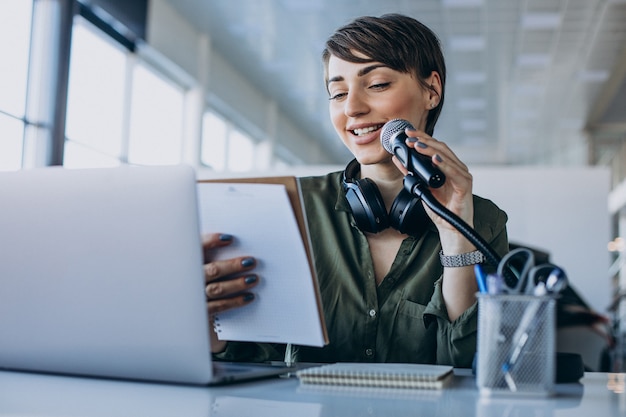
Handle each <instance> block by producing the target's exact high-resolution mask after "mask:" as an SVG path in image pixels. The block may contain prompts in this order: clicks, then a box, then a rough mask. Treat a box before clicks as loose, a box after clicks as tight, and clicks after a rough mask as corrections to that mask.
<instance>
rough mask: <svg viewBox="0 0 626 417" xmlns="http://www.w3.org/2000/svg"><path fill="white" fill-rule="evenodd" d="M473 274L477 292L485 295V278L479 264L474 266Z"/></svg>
mask: <svg viewBox="0 0 626 417" xmlns="http://www.w3.org/2000/svg"><path fill="white" fill-rule="evenodd" d="M474 274H475V275H476V283H477V284H478V291H479V292H480V293H481V294H486V293H487V276H486V275H485V271H483V268H482V267H481V266H480V264H476V265H474Z"/></svg>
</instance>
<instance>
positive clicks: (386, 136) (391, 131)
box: [380, 119, 413, 153]
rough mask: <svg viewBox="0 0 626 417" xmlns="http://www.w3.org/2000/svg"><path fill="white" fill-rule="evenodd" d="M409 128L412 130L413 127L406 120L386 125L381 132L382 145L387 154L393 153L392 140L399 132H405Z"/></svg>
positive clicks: (390, 122)
mask: <svg viewBox="0 0 626 417" xmlns="http://www.w3.org/2000/svg"><path fill="white" fill-rule="evenodd" d="M408 127H410V128H412V127H413V125H412V124H411V123H409V122H407V121H406V120H404V119H393V120H390V121H388V122H387V123H385V125H384V126H383V128H382V130H381V132H380V143H381V144H382V145H383V148H385V150H386V151H387V152H389V153H393V148H392V146H391V140H392V139H393V138H394V136H396V135H397V134H398V133H399V132H404V129H406V128H408Z"/></svg>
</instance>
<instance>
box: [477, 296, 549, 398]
mask: <svg viewBox="0 0 626 417" xmlns="http://www.w3.org/2000/svg"><path fill="white" fill-rule="evenodd" d="M555 306H556V300H555V299H554V297H550V296H532V295H488V294H478V346H477V350H478V357H477V362H476V384H477V385H478V388H479V390H480V393H481V395H487V396H491V395H498V394H509V395H534V396H550V395H552V394H553V393H554V381H555Z"/></svg>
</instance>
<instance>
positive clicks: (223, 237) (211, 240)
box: [202, 233, 234, 262]
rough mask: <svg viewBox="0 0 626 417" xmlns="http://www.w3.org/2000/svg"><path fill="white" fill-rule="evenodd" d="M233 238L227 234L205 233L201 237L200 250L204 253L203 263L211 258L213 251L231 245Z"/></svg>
mask: <svg viewBox="0 0 626 417" xmlns="http://www.w3.org/2000/svg"><path fill="white" fill-rule="evenodd" d="M233 240H234V238H233V236H232V235H229V234H227V233H205V234H203V235H202V250H203V252H204V259H205V262H207V261H208V259H209V258H210V256H211V253H212V252H213V249H216V248H221V247H223V246H228V245H230V244H231V243H233Z"/></svg>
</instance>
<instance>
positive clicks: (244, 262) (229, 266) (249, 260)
mask: <svg viewBox="0 0 626 417" xmlns="http://www.w3.org/2000/svg"><path fill="white" fill-rule="evenodd" d="M255 266H256V260H255V259H254V258H253V257H251V256H239V257H236V258H231V259H224V260H221V261H213V262H208V263H206V264H205V265H204V279H205V281H206V282H207V283H208V282H211V281H215V280H218V279H220V278H224V277H227V276H230V275H233V274H237V273H239V272H245V271H249V270H251V269H253V268H254V267H255Z"/></svg>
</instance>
